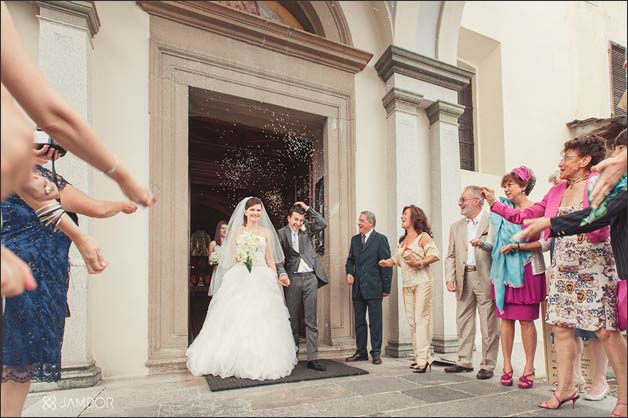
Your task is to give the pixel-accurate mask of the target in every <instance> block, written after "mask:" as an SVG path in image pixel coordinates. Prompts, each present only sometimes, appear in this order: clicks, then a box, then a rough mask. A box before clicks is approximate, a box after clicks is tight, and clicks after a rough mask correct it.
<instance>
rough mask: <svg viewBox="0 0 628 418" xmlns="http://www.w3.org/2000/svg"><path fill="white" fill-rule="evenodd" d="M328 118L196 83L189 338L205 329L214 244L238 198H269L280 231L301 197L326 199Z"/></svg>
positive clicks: (192, 95)
mask: <svg viewBox="0 0 628 418" xmlns="http://www.w3.org/2000/svg"><path fill="white" fill-rule="evenodd" d="M324 123H325V119H324V118H322V117H320V116H315V115H309V114H306V113H303V112H296V111H294V110H289V109H285V108H281V107H279V106H271V105H269V104H266V103H262V102H255V101H250V100H246V99H242V98H236V97H233V96H229V95H224V94H218V93H216V92H210V91H208V90H204V89H199V88H190V91H189V116H188V141H189V143H188V155H189V183H190V184H189V188H190V190H189V196H190V218H189V219H190V229H189V231H190V260H189V276H188V288H189V299H188V301H189V303H188V306H189V314H188V315H189V316H188V343H191V342H192V341H193V340H194V338H195V337H196V335H198V333H199V332H200V329H201V327H202V325H203V322H204V320H205V315H206V313H207V307H208V305H209V302H210V300H211V297H210V296H208V289H209V286H210V284H211V278H212V272H213V269H214V268H215V266H213V265H210V264H209V262H208V256H209V253H208V247H209V242H210V240H214V239H216V233H217V228H216V226H217V225H218V223H219V222H220V221H228V220H229V218H230V216H231V212H232V211H233V209H234V208H235V206H236V205H237V203H238V202H239V201H240V200H242V199H243V198H245V197H247V196H256V197H259V198H261V200H262V201H263V202H264V206H265V208H266V210H267V212H268V214H269V216H270V218H271V220H272V222H273V225H274V227H275V228H276V229H279V228H281V227H283V226H284V225H285V224H286V214H287V211H288V210H289V209H290V207H291V206H292V204H293V203H294V202H296V201H299V200H302V201H304V202H306V203H307V204H310V205H312V206H313V207H320V206H321V205H322V203H323V202H322V195H321V193H320V190H319V193H318V195H317V193H316V184H317V181H318V182H319V183H320V184H322V182H321V179H319V178H316V177H315V176H316V174H317V173H321V172H322V165H323V164H324V161H323V158H322V135H323V126H324ZM320 242H324V240H323V239H321V240H320ZM319 248H321V251H322V250H323V247H322V245H319Z"/></svg>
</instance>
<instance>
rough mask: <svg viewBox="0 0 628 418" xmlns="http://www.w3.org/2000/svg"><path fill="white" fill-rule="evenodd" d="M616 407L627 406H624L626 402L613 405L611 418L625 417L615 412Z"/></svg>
mask: <svg viewBox="0 0 628 418" xmlns="http://www.w3.org/2000/svg"><path fill="white" fill-rule="evenodd" d="M618 406H628V404H626V402H617V403H616V404H615V408H613V412H611V417H625V416H626V415H621V414H618V413H616V412H615V409H617V407H618Z"/></svg>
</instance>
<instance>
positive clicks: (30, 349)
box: [2, 166, 77, 383]
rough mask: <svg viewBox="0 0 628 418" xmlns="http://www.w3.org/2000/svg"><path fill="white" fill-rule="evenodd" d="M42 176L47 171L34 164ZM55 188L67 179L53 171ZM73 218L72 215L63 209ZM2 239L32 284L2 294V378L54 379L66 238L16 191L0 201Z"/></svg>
mask: <svg viewBox="0 0 628 418" xmlns="http://www.w3.org/2000/svg"><path fill="white" fill-rule="evenodd" d="M35 168H36V171H37V172H38V173H39V174H41V175H42V176H44V177H46V178H48V179H49V180H52V174H51V173H50V171H48V170H47V169H45V168H43V167H41V166H35ZM57 181H58V183H59V189H63V188H65V187H66V185H67V184H68V183H67V182H66V181H65V180H64V179H63V178H61V177H60V176H57ZM68 215H70V216H71V217H72V218H73V219H74V221H75V222H77V219H76V215H74V214H71V213H68ZM2 220H3V224H2V244H3V245H4V246H6V247H7V248H9V249H10V250H11V251H13V252H14V253H15V254H16V255H17V256H18V257H20V258H21V259H22V260H24V261H25V262H26V263H27V264H28V265H29V266H30V268H31V269H32V271H33V276H34V277H35V280H36V281H37V289H35V290H33V291H26V292H24V293H23V294H22V295H20V296H15V297H11V298H7V299H6V301H5V304H6V307H5V311H4V316H3V318H2V320H3V323H2V382H3V383H4V382H7V381H9V380H12V381H15V382H19V383H25V382H28V381H30V380H39V381H43V382H54V381H58V380H59V379H60V378H61V345H62V343H63V330H64V326H65V318H66V303H67V294H68V282H69V256H68V253H69V250H70V244H71V241H70V239H69V238H68V237H67V236H66V235H65V234H64V233H63V232H61V231H58V232H56V233H51V232H48V231H47V230H46V229H44V227H43V226H42V225H41V224H40V223H39V219H38V218H37V215H36V214H35V211H34V210H33V209H32V208H31V207H30V206H28V205H27V204H26V202H24V201H23V200H22V199H21V198H20V197H19V196H17V195H16V194H12V195H10V196H9V197H8V198H7V199H6V200H5V201H4V202H2Z"/></svg>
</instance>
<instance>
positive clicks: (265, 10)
mask: <svg viewBox="0 0 628 418" xmlns="http://www.w3.org/2000/svg"><path fill="white" fill-rule="evenodd" d="M216 3H219V4H222V5H223V6H227V7H231V8H232V9H236V10H240V11H242V12H245V13H249V14H252V15H255V16H259V17H263V18H264V19H268V20H272V21H274V22H277V23H282V24H284V25H287V26H290V27H293V28H297V29H301V30H304V29H303V26H302V25H301V24H300V23H299V21H298V20H297V19H296V18H295V17H294V16H293V15H292V13H290V12H289V11H288V9H286V8H285V7H284V6H282V5H281V4H280V3H279V2H277V1H217V2H216Z"/></svg>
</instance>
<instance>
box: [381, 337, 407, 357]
mask: <svg viewBox="0 0 628 418" xmlns="http://www.w3.org/2000/svg"><path fill="white" fill-rule="evenodd" d="M384 352H385V353H386V355H387V356H389V357H396V358H405V357H413V356H414V351H413V350H412V343H399V342H396V341H388V344H387V345H386V348H384Z"/></svg>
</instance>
